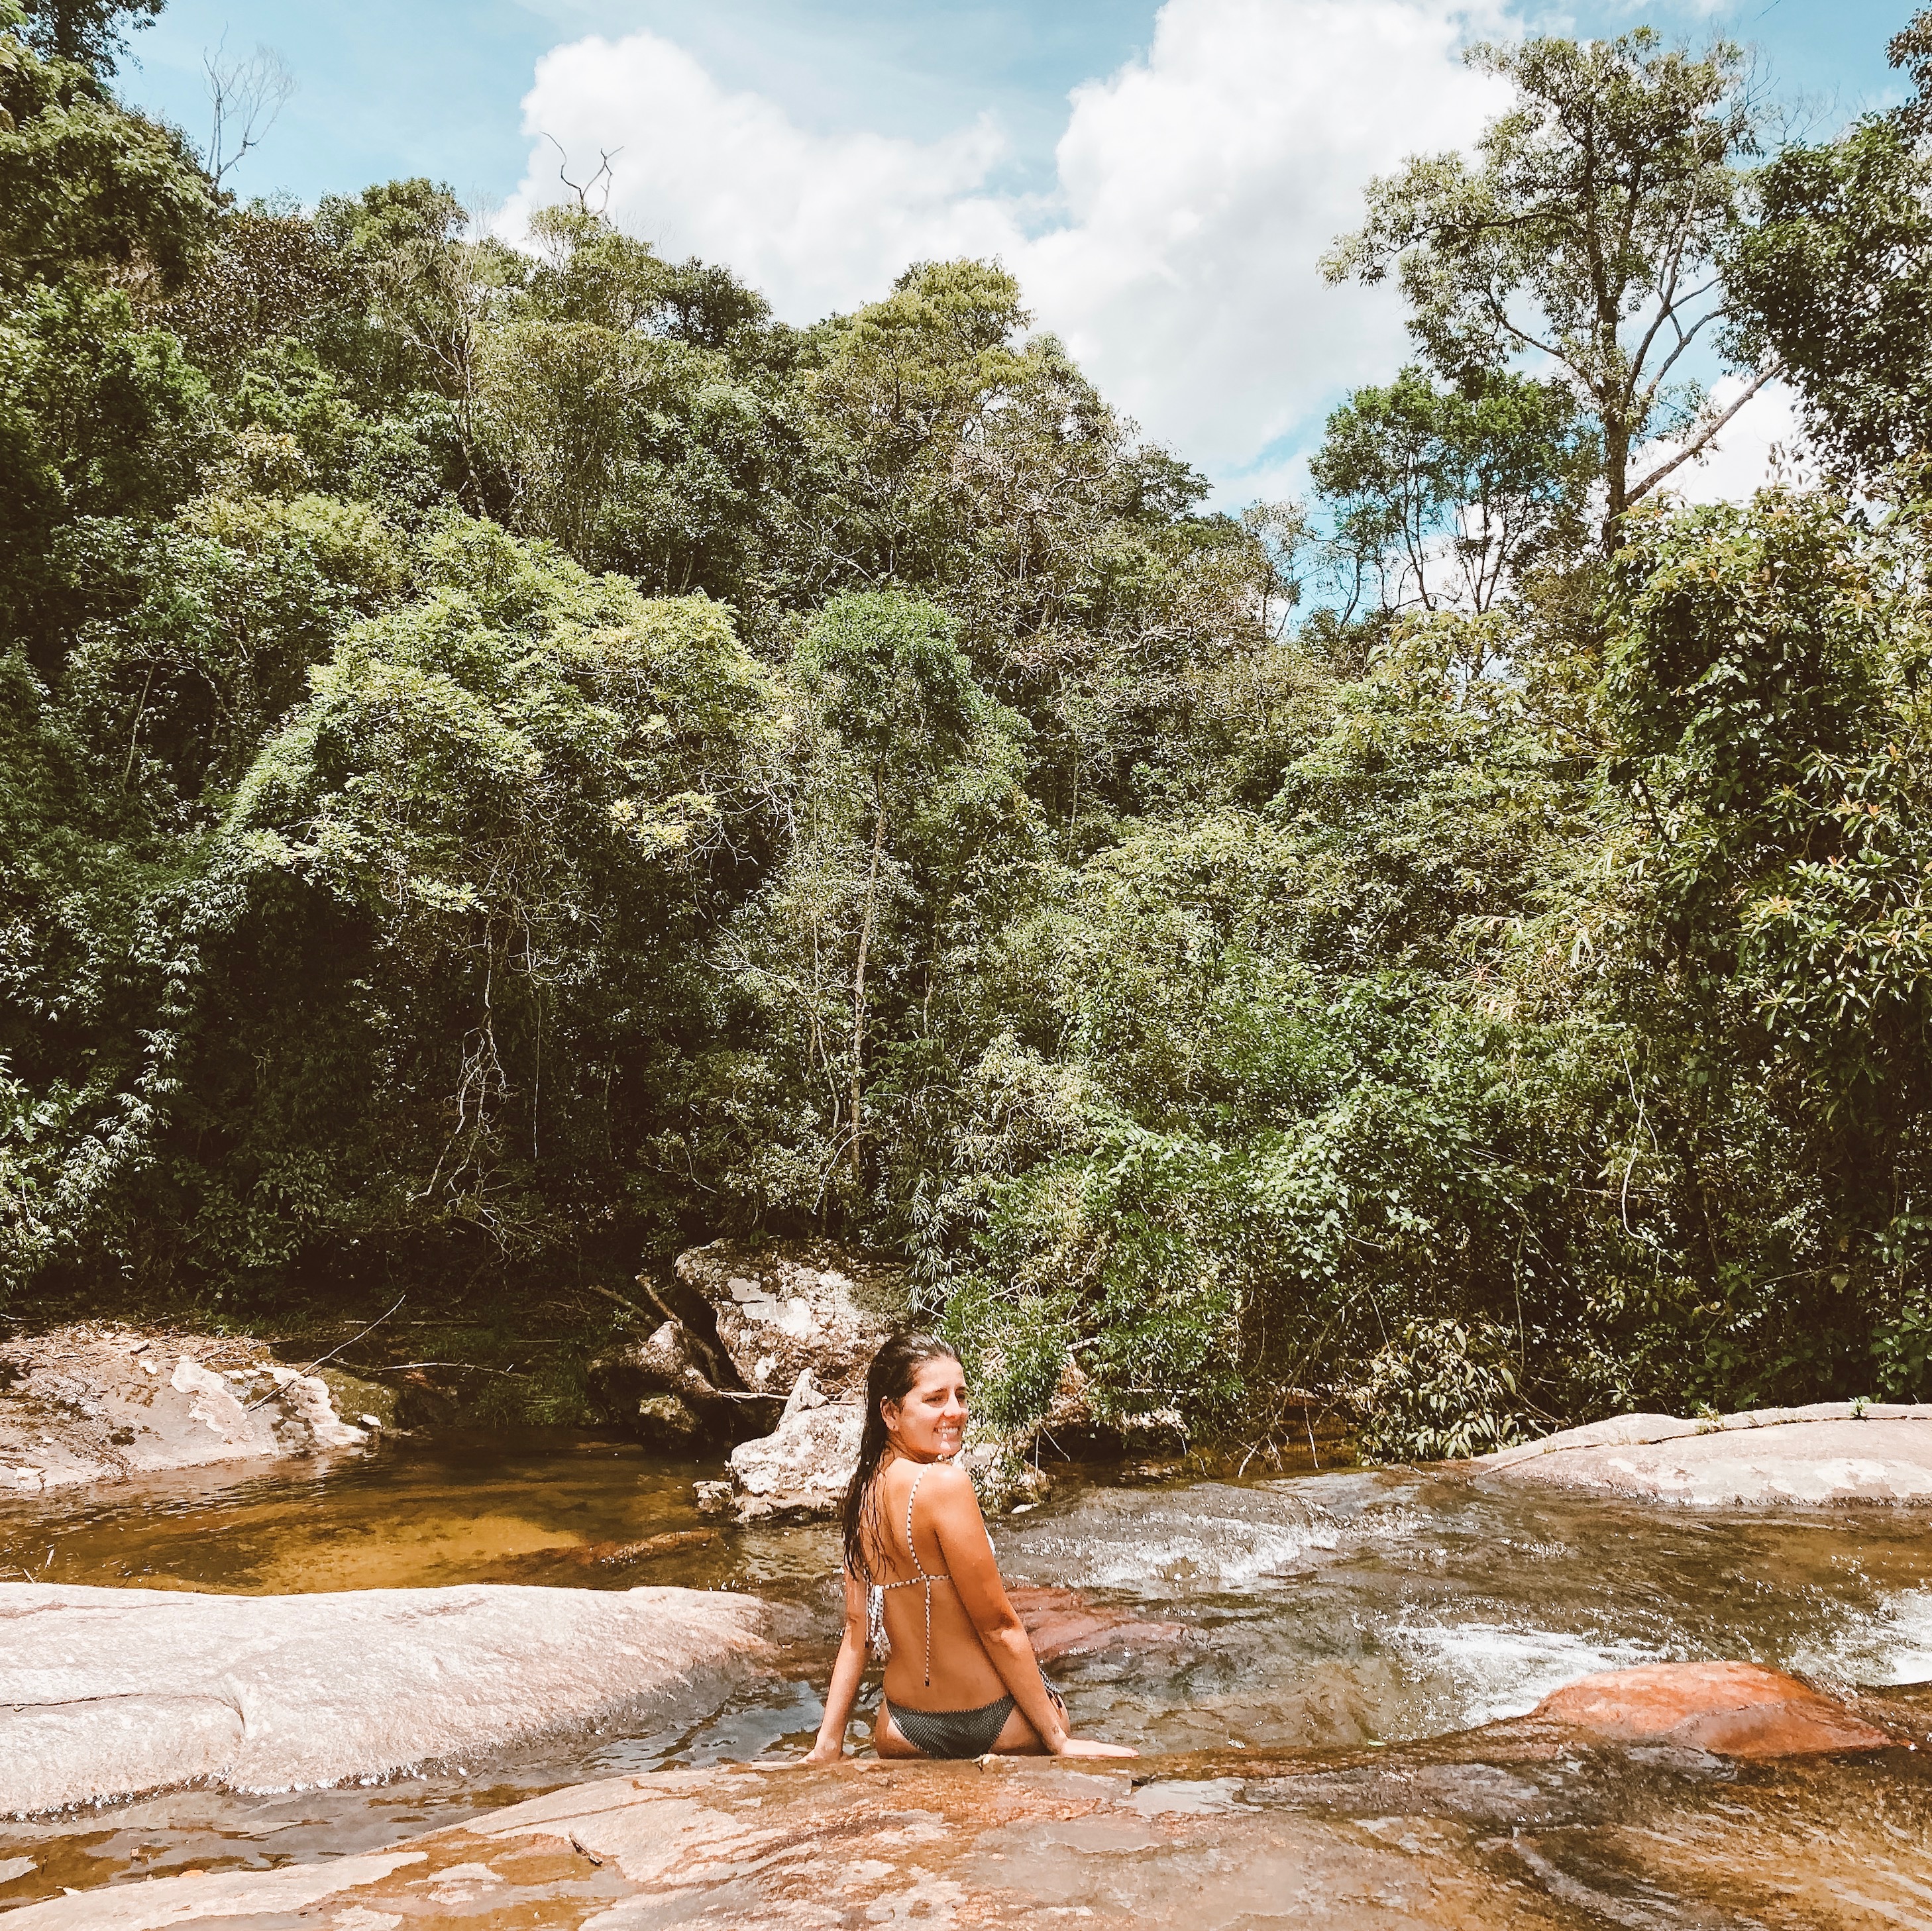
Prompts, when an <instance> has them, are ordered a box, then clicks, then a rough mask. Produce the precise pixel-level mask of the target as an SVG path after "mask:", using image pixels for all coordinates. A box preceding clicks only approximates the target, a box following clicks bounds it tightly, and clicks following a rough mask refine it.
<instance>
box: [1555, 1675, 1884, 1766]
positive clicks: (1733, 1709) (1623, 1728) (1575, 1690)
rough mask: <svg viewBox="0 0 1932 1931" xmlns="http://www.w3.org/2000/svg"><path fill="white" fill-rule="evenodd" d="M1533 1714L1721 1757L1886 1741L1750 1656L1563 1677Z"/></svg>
mask: <svg viewBox="0 0 1932 1931" xmlns="http://www.w3.org/2000/svg"><path fill="white" fill-rule="evenodd" d="M1534 1714H1535V1715H1536V1716H1538V1717H1543V1718H1545V1719H1547V1720H1549V1721H1550V1722H1553V1723H1563V1724H1567V1725H1569V1726H1571V1727H1573V1728H1574V1729H1580V1730H1587V1731H1589V1732H1592V1733H1593V1734H1595V1735H1598V1736H1604V1737H1616V1738H1620V1739H1622V1740H1625V1741H1630V1742H1640V1741H1641V1742H1656V1743H1673V1744H1688V1746H1689V1747H1691V1748H1692V1749H1694V1750H1709V1751H1710V1752H1712V1753H1714V1754H1715V1755H1716V1756H1727V1757H1788V1756H1813V1755H1815V1754H1817V1753H1819V1752H1820V1751H1823V1750H1882V1749H1883V1748H1884V1747H1885V1746H1886V1745H1887V1744H1889V1743H1890V1742H1891V1741H1892V1739H1891V1738H1890V1737H1889V1736H1888V1735H1886V1734H1885V1732H1884V1731H1882V1730H1880V1729H1876V1728H1874V1727H1873V1726H1872V1725H1871V1724H1870V1723H1864V1722H1863V1721H1861V1720H1860V1719H1859V1718H1858V1717H1856V1716H1855V1715H1853V1714H1852V1712H1851V1711H1849V1710H1847V1709H1846V1708H1845V1707H1844V1706H1843V1705H1842V1704H1839V1703H1835V1702H1832V1700H1831V1699H1830V1698H1829V1697H1827V1696H1821V1695H1820V1693H1818V1692H1817V1690H1814V1689H1812V1688H1811V1687H1810V1685H1809V1684H1803V1683H1800V1682H1799V1681H1798V1679H1797V1678H1796V1677H1795V1676H1787V1675H1784V1672H1782V1671H1781V1670H1775V1669H1765V1668H1764V1667H1763V1665H1762V1664H1760V1663H1644V1664H1642V1665H1640V1666H1638V1667H1637V1669H1612V1670H1605V1671H1604V1672H1601V1674H1599V1675H1595V1676H1586V1677H1584V1678H1581V1679H1580V1681H1577V1682H1575V1683H1571V1684H1565V1687H1563V1688H1562V1689H1561V1690H1557V1691H1556V1692H1555V1693H1553V1694H1552V1695H1550V1696H1546V1697H1545V1698H1544V1699H1543V1701H1542V1702H1541V1703H1539V1704H1538V1705H1537V1706H1536V1709H1535V1713H1534Z"/></svg>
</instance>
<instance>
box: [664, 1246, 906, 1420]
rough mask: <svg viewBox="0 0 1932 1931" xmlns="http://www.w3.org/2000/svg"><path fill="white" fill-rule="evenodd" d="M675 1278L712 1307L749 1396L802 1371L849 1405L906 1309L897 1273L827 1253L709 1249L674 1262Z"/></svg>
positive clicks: (772, 1389) (777, 1387) (786, 1384)
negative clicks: (845, 1399) (809, 1372)
mask: <svg viewBox="0 0 1932 1931" xmlns="http://www.w3.org/2000/svg"><path fill="white" fill-rule="evenodd" d="M677 1277H678V1279H679V1281H681V1282H682V1283H683V1284H684V1285H685V1287H686V1288H689V1289H690V1290H691V1291H692V1292H693V1293H694V1294H697V1295H699V1296H700V1297H702V1298H703V1300H704V1301H705V1302H706V1303H707V1304H708V1305H709V1307H710V1309H711V1310H712V1313H713V1314H714V1315H715V1317H716V1318H717V1322H718V1340H719V1342H721V1345H723V1348H724V1351H725V1353H726V1354H728V1355H729V1356H730V1359H731V1363H732V1366H733V1367H734V1368H735V1369H736V1370H737V1372H738V1374H739V1376H740V1378H742V1381H743V1382H744V1384H745V1387H747V1388H748V1389H749V1390H751V1391H752V1392H753V1393H770V1394H777V1393H783V1391H784V1390H786V1389H788V1388H790V1387H795V1386H796V1384H797V1381H798V1378H799V1375H802V1374H803V1373H804V1372H805V1371H806V1370H807V1369H809V1370H810V1371H811V1374H812V1376H813V1378H814V1380H815V1381H817V1384H818V1386H819V1387H821V1388H823V1389H824V1390H826V1391H827V1392H828V1393H830V1394H832V1396H835V1397H837V1398H839V1399H844V1398H847V1397H854V1396H857V1395H859V1393H861V1392H862V1390H863V1389H864V1387H865V1370H866V1369H867V1368H868V1366H870V1365H871V1359H872V1357H873V1355H874V1354H876V1353H877V1351H878V1346H879V1344H880V1342H882V1341H883V1340H884V1339H885V1338H886V1336H887V1335H888V1334H889V1333H891V1332H892V1329H893V1327H895V1325H896V1324H898V1321H900V1320H901V1319H902V1318H904V1312H905V1309H906V1305H907V1276H906V1273H905V1270H904V1269H903V1268H902V1267H895V1266H892V1265H890V1264H887V1263H886V1262H883V1261H873V1260H869V1259H866V1258H862V1257H861V1256H859V1255H853V1254H849V1253H845V1252H841V1251H838V1250H835V1249H830V1248H805V1247H796V1246H784V1247H763V1248H751V1247H742V1246H736V1245H735V1244H733V1243H731V1242H729V1241H724V1240H714V1241H713V1242H712V1243H711V1244H710V1245H709V1246H708V1247H694V1248H692V1249H690V1250H689V1251H688V1252H685V1253H683V1254H681V1255H679V1257H678V1261H677Z"/></svg>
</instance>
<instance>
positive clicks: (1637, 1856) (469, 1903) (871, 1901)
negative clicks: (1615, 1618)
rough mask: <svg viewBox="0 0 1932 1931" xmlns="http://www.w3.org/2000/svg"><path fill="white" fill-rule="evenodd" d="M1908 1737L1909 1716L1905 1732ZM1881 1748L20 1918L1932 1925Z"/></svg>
mask: <svg viewBox="0 0 1932 1931" xmlns="http://www.w3.org/2000/svg"><path fill="white" fill-rule="evenodd" d="M1679 1693H1680V1700H1681V1701H1682V1702H1684V1703H1685V1707H1686V1708H1693V1707H1700V1706H1699V1696H1700V1691H1699V1690H1697V1687H1695V1685H1693V1684H1680V1685H1679ZM1916 1720H1917V1719H1916V1716H1915V1713H1913V1712H1912V1711H1909V1710H1906V1709H1903V1708H1901V1710H1900V1713H1899V1717H1898V1722H1897V1725H1896V1726H1895V1731H1896V1734H1897V1735H1899V1736H1900V1737H1903V1735H1905V1734H1906V1731H1907V1730H1908V1729H1909V1728H1910V1727H1911V1725H1912V1723H1914V1722H1915V1721H1916ZM1882 1741H1883V1744H1884V1745H1885V1747H1882V1748H1880V1749H1877V1750H1871V1751H1867V1752H1864V1753H1855V1754H1849V1755H1846V1754H1841V1755H1839V1756H1835V1757H1826V1758H1820V1757H1818V1756H1814V1755H1806V1756H1800V1757H1798V1758H1796V1759H1788V1760H1784V1761H1781V1762H1760V1763H1757V1764H1753V1765H1747V1766H1745V1767H1743V1768H1727V1767H1726V1766H1725V1765H1724V1762H1722V1761H1721V1759H1718V1758H1716V1757H1714V1756H1712V1755H1710V1754H1709V1753H1705V1752H1703V1751H1700V1750H1696V1749H1691V1748H1685V1747H1675V1748H1673V1747H1664V1748H1662V1749H1659V1748H1658V1747H1655V1746H1654V1745H1653V1746H1649V1747H1646V1753H1645V1755H1644V1756H1643V1759H1642V1760H1641V1762H1637V1760H1636V1759H1634V1758H1633V1757H1632V1756H1631V1754H1629V1753H1628V1752H1627V1751H1625V1750H1619V1748H1618V1747H1616V1746H1615V1745H1613V1744H1607V1743H1605V1742H1604V1741H1602V1740H1601V1738H1598V1739H1595V1740H1592V1739H1590V1738H1586V1737H1584V1736H1581V1735H1580V1734H1579V1732H1577V1731H1576V1730H1575V1729H1574V1728H1572V1727H1571V1726H1568V1725H1566V1724H1565V1723H1560V1722H1559V1721H1556V1720H1553V1718H1551V1717H1550V1716H1548V1715H1547V1714H1538V1715H1537V1716H1535V1717H1529V1718H1525V1719H1521V1720H1516V1721H1513V1722H1511V1723H1499V1724H1495V1725H1492V1726H1489V1728H1487V1729H1484V1730H1481V1731H1478V1732H1470V1733H1468V1734H1466V1735H1462V1736H1459V1737H1452V1738H1444V1739H1442V1740H1441V1741H1439V1742H1437V1743H1435V1744H1415V1745H1409V1746H1405V1747H1399V1748H1397V1749H1392V1750H1388V1751H1384V1752H1378V1753H1370V1752H1345V1753H1325V1754H1324V1753H1313V1752H1310V1753H1297V1754H1292V1755H1289V1756H1273V1757H1269V1756H1242V1755H1241V1754H1239V1753H1232V1752H1224V1753H1220V1754H1218V1755H1217V1754H1212V1753H1199V1754H1196V1756H1192V1757H1182V1758H1167V1759H1144V1760H1142V1761H1141V1762H1134V1763H1124V1764H1107V1765H1096V1764H1088V1765H1081V1764H1076V1763H1070V1762H1023V1761H1016V1760H1013V1759H1005V1760H995V1761H992V1762H988V1763H986V1764H984V1765H980V1764H971V1763H965V1764H923V1763H915V1764H883V1763H879V1762H847V1763H845V1764H842V1765H838V1766H836V1767H834V1768H826V1769H819V1770H803V1769H798V1768H753V1767H750V1766H721V1767H718V1768H712V1769H709V1770H700V1771H667V1772H662V1773H659V1774H655V1775H650V1776H643V1777H616V1778H610V1779H606V1780H602V1781H599V1782H595V1783H587V1784H583V1785H579V1786H574V1787H572V1788H568V1789H560V1790H556V1791H553V1792H550V1794H548V1795H544V1796H541V1797H538V1798H535V1799H533V1800H532V1801H528V1802H525V1803H521V1804H515V1805H513V1806H511V1807H508V1808H505V1809H502V1810H495V1811H492V1812H490V1813H485V1814H484V1815H481V1816H477V1817H474V1818H472V1819H469V1821H467V1822H465V1823H464V1824H463V1825H458V1826H456V1827H453V1828H448V1829H445V1830H442V1831H435V1832H433V1833H431V1834H427V1835H425V1836H422V1837H418V1838H416V1839H414V1840H411V1841H410V1842H409V1843H406V1844H402V1845H399V1846H395V1847H393V1848H392V1849H388V1850H386V1851H384V1852H381V1853H380V1854H377V1855H360V1856H352V1857H346V1858H341V1859H340V1860H338V1861H335V1862H334V1863H326V1864H313V1863H311V1864H293V1865H290V1866H287V1867H284V1868H283V1869H281V1870H254V1871H232V1872H223V1873H212V1874H208V1875H205V1876H202V1875H195V1876H178V1877H174V1878H168V1879H156V1880H154V1881H152V1882H147V1883H143V1884H138V1885H123V1886H120V1887H116V1888H113V1889H110V1890H108V1891H93V1892H89V1893H86V1894H71V1895H69V1896H67V1897H59V1898H54V1899H50V1900H46V1901H45V1902H43V1903H38V1904H30V1905H28V1906H24V1907H23V1908H22V1909H20V1910H19V1911H18V1912H17V1913H15V1914H13V1918H12V1922H13V1924H16V1925H17V1926H18V1927H20V1931H81V1927H86V1931H159V1927H163V1926H173V1925H197V1924H220V1923H224V1922H226V1923H233V1922H234V1921H237V1920H238V1919H239V1920H242V1921H248V1922H256V1923H261V1924H279V1923H283V1922H288V1923H294V1922H296V1921H298V1915H299V1921H302V1922H304V1923H308V1922H314V1923H317V1924H323V1925H328V1926H331V1927H335V1931H398V1927H416V1926H419V1925H424V1926H427V1925H437V1926H452V1927H454V1926H460V1925H473V1926H478V1927H481V1926H483V1925H486V1924H489V1925H502V1924H543V1925H549V1926H567V1927H591V1926H595V1927H597V1931H644V1927H666V1926H673V1925H682V1924H721V1925H722V1924H732V1925H736V1924H758V1925H760V1926H767V1925H769V1926H778V1927H791V1926H796V1927H814V1931H829V1927H853V1931H857V1927H866V1926H871V1925H875V1924H889V1923H922V1922H923V1923H929V1924H954V1925H960V1926H965V1925H980V1926H1007V1925H1014V1926H1018V1925H1034V1924H1040V1923H1042V1922H1052V1921H1061V1920H1065V1921H1077V1922H1079V1923H1081V1924H1091V1925H1099V1926H1103V1927H1125V1926H1136V1927H1139V1926H1148V1927H1154V1926H1163V1927H1165V1926H1169V1925H1173V1924H1185V1925H1187V1927H1190V1931H1259V1927H1263V1926H1266V1925H1269V1924H1289V1923H1293V1924H1312V1925H1319V1926H1324V1927H1376V1931H1383V1927H1390V1928H1391V1931H1393V1927H1418V1931H1420V1927H1438V1931H1439V1927H1476V1926H1481V1927H1487V1928H1488V1931H1493V1927H1538V1931H1544V1927H1548V1928H1549V1931H1556V1927H1570V1931H1574V1927H1580V1926H1595V1925H1603V1926H1632V1925H1644V1926H1650V1925H1659V1926H1661V1925H1671V1924H1710V1925H1714V1926H1715V1925H1717V1924H1785V1925H1793V1926H1796V1925H1799V1924H1802V1925H1806V1926H1813V1927H1830V1931H1836V1928H1837V1927H1846V1931H1851V1927H1861V1931H1862V1927H1875V1926H1877V1925H1879V1924H1892V1925H1896V1924H1913V1923H1919V1922H1922V1921H1924V1858H1923V1846H1924V1843H1925V1842H1926V1841H1927V1833H1928V1831H1932V1777H1928V1775H1927V1764H1926V1759H1925V1758H1924V1756H1918V1755H1914V1754H1912V1753H1909V1752H1907V1751H1906V1750H1903V1748H1901V1747H1897V1746H1896V1745H1895V1744H1893V1743H1892V1741H1891V1735H1890V1734H1889V1733H1886V1734H1884V1735H1883V1736H1882Z"/></svg>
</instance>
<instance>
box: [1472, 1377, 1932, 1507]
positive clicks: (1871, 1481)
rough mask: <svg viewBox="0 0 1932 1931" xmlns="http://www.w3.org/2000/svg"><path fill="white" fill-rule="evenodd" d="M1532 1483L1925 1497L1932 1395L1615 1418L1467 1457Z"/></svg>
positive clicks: (1638, 1490) (1626, 1490) (1730, 1496)
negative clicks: (1696, 1415) (1911, 1400)
mask: <svg viewBox="0 0 1932 1931" xmlns="http://www.w3.org/2000/svg"><path fill="white" fill-rule="evenodd" d="M1469 1466H1470V1467H1471V1468H1474V1469H1478V1470H1481V1471H1484V1473H1486V1474H1496V1475H1501V1476H1503V1477H1507V1478H1508V1480H1511V1481H1514V1482H1526V1483H1534V1484H1536V1485H1538V1486H1544V1487H1549V1488H1557V1489H1581V1490H1585V1491H1595V1492H1598V1493H1599V1494H1603V1495H1628V1496H1633V1497H1640V1498H1649V1499H1654V1500H1656V1501H1670V1502H1681V1503H1687V1504H1692V1505H1697V1506H1703V1507H1726V1506H1733V1505H1734V1506H1737V1507H1763V1506H1765V1505H1766V1504H1780V1503H1795V1504H1814V1505H1816V1504H1827V1503H1897V1502H1912V1503H1921V1504H1922V1503H1926V1502H1932V1404H1921V1405H1917V1406H1910V1407H1907V1406H1894V1405H1881V1404H1878V1403H1864V1402H1817V1403H1814V1404H1813V1405H1811V1406H1810V1407H1808V1408H1760V1409H1757V1410H1754V1411H1751V1412H1749V1413H1748V1414H1736V1415H1724V1416H1715V1417H1710V1418H1709V1419H1706V1420H1697V1421H1690V1420H1683V1419H1682V1418H1680V1417H1677V1416H1675V1415H1619V1416H1616V1417H1613V1419H1612V1420H1609V1421H1602V1422H1593V1423H1591V1424H1590V1425H1589V1426H1588V1427H1586V1428H1574V1429H1565V1430H1564V1431H1563V1432H1562V1433H1561V1434H1560V1435H1547V1436H1545V1437H1544V1438H1543V1439H1542V1440H1541V1441H1532V1442H1525V1443H1523V1444H1520V1446H1518V1447H1514V1448H1505V1449H1502V1450H1499V1451H1498V1452H1497V1453H1496V1454H1493V1455H1485V1456H1481V1458H1480V1459H1478V1460H1476V1461H1475V1462H1472V1463H1471V1464H1469Z"/></svg>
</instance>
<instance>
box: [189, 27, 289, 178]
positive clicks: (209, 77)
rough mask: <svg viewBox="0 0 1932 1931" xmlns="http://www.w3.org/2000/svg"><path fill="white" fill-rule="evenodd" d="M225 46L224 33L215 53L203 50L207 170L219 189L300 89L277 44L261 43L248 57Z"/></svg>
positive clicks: (259, 143)
mask: <svg viewBox="0 0 1932 1931" xmlns="http://www.w3.org/2000/svg"><path fill="white" fill-rule="evenodd" d="M227 45H228V41H227V36H226V34H223V36H222V38H221V40H220V42H219V43H217V46H215V47H214V49H213V50H212V51H208V50H206V49H204V50H203V52H202V56H201V67H202V73H203V74H204V75H205V76H206V78H205V82H204V85H205V88H206V89H207V93H208V108H209V110H210V112H209V118H210V123H211V124H210V127H209V130H208V172H209V174H210V175H212V176H213V177H214V184H215V186H216V187H220V185H221V184H222V181H223V178H224V177H225V176H226V175H229V174H230V173H232V172H233V171H234V169H235V168H236V166H237V165H238V164H239V163H240V162H241V161H242V160H243V159H244V157H245V156H247V155H248V154H249V153H250V152H251V151H252V150H253V149H254V148H257V147H259V146H260V145H261V143H262V140H263V136H266V134H267V133H268V131H269V129H270V128H271V127H273V126H274V125H275V121H276V119H277V118H278V116H279V115H280V114H281V111H282V109H284V107H286V106H287V105H288V103H289V97H290V95H292V94H293V93H294V92H295V91H296V77H295V76H294V75H293V74H292V73H290V71H289V70H288V67H287V64H286V63H285V62H284V60H283V58H282V57H281V55H280V54H278V52H276V51H275V49H274V48H273V47H271V46H263V45H261V44H260V43H257V46H256V48H255V51H254V52H253V53H252V54H251V55H249V56H248V58H247V59H246V60H243V59H241V58H239V57H238V58H235V59H233V60H231V59H229V57H228V53H227Z"/></svg>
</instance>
